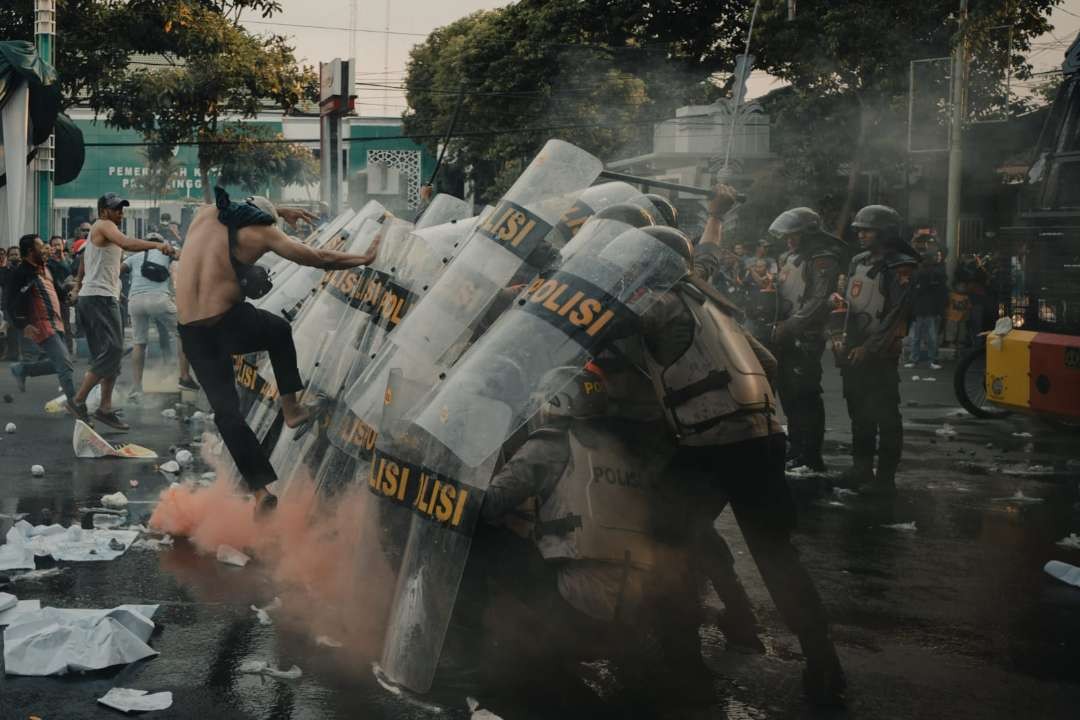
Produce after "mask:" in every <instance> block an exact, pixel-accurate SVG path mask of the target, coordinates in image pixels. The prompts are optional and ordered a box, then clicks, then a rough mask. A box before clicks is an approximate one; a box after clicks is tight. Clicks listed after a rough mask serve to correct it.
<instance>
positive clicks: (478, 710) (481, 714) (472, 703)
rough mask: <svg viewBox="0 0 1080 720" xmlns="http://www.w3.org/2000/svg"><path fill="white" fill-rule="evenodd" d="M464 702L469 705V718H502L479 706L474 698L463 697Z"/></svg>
mask: <svg viewBox="0 0 1080 720" xmlns="http://www.w3.org/2000/svg"><path fill="white" fill-rule="evenodd" d="M465 704H466V705H468V706H469V712H470V713H472V714H471V715H470V716H469V720H502V718H501V717H499V716H498V715H496V714H495V713H493V712H491V711H490V710H484V709H483V708H482V707H480V703H479V702H477V700H476V698H472V697H467V698H465Z"/></svg>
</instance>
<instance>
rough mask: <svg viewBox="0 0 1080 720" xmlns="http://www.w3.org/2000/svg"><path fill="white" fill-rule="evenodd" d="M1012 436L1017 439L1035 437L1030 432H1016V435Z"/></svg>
mask: <svg viewBox="0 0 1080 720" xmlns="http://www.w3.org/2000/svg"><path fill="white" fill-rule="evenodd" d="M1012 436H1013V437H1015V438H1029V437H1034V436H1033V435H1032V434H1031V433H1029V432H1014V433H1013V434H1012Z"/></svg>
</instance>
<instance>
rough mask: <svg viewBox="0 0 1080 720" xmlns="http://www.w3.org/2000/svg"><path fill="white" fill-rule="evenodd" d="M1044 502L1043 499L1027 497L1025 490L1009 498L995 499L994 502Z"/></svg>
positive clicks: (1018, 491)
mask: <svg viewBox="0 0 1080 720" xmlns="http://www.w3.org/2000/svg"><path fill="white" fill-rule="evenodd" d="M1042 501H1043V499H1042V498H1041V497H1031V496H1029V495H1025V494H1024V491H1023V490H1017V491H1016V492H1015V493H1013V494H1012V495H1010V496H1009V497H1001V498H994V502H1012V503H1041V502H1042Z"/></svg>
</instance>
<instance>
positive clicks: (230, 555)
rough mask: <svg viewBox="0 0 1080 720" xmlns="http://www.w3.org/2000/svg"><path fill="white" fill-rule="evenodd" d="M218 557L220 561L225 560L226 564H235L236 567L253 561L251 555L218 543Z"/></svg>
mask: <svg viewBox="0 0 1080 720" xmlns="http://www.w3.org/2000/svg"><path fill="white" fill-rule="evenodd" d="M217 559H218V562H223V563H225V564H226V565H235V566H236V567H244V566H245V565H247V564H248V563H249V562H251V558H250V557H248V556H247V555H245V554H244V553H242V552H240V551H239V550H237V549H236V548H234V547H230V546H229V545H218V549H217Z"/></svg>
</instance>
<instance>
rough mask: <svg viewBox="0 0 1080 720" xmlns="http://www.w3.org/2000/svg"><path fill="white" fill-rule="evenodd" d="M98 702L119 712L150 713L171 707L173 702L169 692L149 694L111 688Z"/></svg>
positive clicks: (128, 689)
mask: <svg viewBox="0 0 1080 720" xmlns="http://www.w3.org/2000/svg"><path fill="white" fill-rule="evenodd" d="M98 702H99V703H101V704H102V705H104V706H105V707H111V708H112V709H114V710H119V711H120V712H151V711H153V710H165V709H167V708H170V707H172V702H173V700H172V693H171V692H159V693H153V694H151V693H150V692H149V691H148V690H132V689H130V688H113V689H112V690H109V692H107V693H105V695H104V696H103V697H99V698H98Z"/></svg>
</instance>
